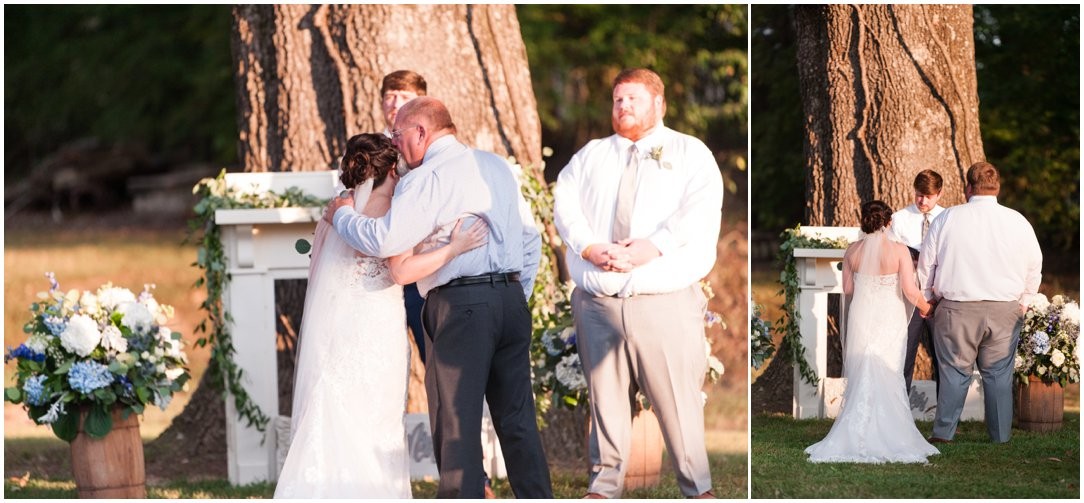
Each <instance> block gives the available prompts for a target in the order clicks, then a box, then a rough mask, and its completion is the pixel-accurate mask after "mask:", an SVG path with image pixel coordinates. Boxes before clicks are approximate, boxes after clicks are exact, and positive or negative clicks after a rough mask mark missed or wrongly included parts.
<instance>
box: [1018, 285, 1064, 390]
mask: <svg viewBox="0 0 1084 503" xmlns="http://www.w3.org/2000/svg"><path fill="white" fill-rule="evenodd" d="M1013 363H1014V368H1015V373H1016V376H1017V379H1019V380H1020V381H1021V382H1027V380H1028V376H1037V377H1041V378H1043V379H1044V380H1047V381H1053V382H1058V383H1061V384H1063V385H1064V384H1067V383H1071V382H1078V381H1079V378H1080V306H1079V305H1078V304H1077V303H1076V302H1075V301H1073V300H1071V299H1068V298H1066V297H1065V296H1063V295H1055V296H1054V297H1052V298H1050V299H1049V300H1048V299H1047V298H1046V296H1045V295H1043V294H1035V295H1032V296H1031V298H1030V299H1028V305H1027V312H1026V313H1025V315H1024V325H1023V328H1022V329H1021V331H1020V344H1019V348H1018V350H1017V353H1016V358H1015V359H1014V362H1013Z"/></svg>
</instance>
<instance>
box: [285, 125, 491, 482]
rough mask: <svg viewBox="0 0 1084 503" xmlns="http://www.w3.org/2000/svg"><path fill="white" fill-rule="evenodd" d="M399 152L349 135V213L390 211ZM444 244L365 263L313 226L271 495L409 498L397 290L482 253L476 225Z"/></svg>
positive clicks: (403, 341) (382, 140) (405, 371)
mask: <svg viewBox="0 0 1084 503" xmlns="http://www.w3.org/2000/svg"><path fill="white" fill-rule="evenodd" d="M398 158H399V153H398V151H397V150H395V147H394V146H393V145H392V143H391V140H389V139H388V138H386V137H385V136H384V135H381V134H361V135H357V136H354V137H353V138H350V140H349V141H348V142H347V145H346V154H345V155H344V156H343V160H342V173H341V175H340V178H341V180H342V182H343V185H345V186H346V187H354V192H355V194H354V201H355V209H356V210H357V211H358V212H359V213H362V214H365V215H367V216H371V217H378V216H381V215H383V214H384V213H386V212H387V211H388V208H389V207H390V204H391V196H392V192H393V190H394V189H395V184H396V182H397V181H398V178H399V176H398V173H397V172H396V170H395V167H396V165H397V161H398ZM461 225H462V220H460V222H458V223H457V224H456V226H455V228H454V230H453V232H452V236H451V242H450V243H449V244H447V245H446V246H443V247H441V248H437V249H435V250H432V251H429V252H426V253H423V254H419V255H414V254H413V252H412V251H407V252H405V253H403V254H402V255H399V256H396V257H391V258H389V259H387V260H384V259H380V258H374V257H367V256H363V255H361V254H360V253H358V252H356V251H354V249H352V248H351V247H350V246H349V245H347V244H346V243H345V242H344V241H343V240H342V239H340V238H339V235H338V234H336V233H335V229H334V227H332V226H331V225H330V224H328V223H327V222H325V221H324V220H323V219H321V220H320V222H319V223H318V224H317V227H316V236H315V239H314V240H313V241H314V246H313V251H312V257H313V258H312V263H311V264H310V266H309V283H308V289H307V290H306V293H305V311H304V316H303V318H302V322H301V337H300V338H299V339H298V340H299V343H298V344H299V352H298V357H297V372H296V377H295V381H294V400H293V415H292V419H291V442H290V450H289V452H288V454H287V457H286V461H285V463H284V465H283V467H282V473H281V474H280V475H279V479H278V484H277V486H276V487H275V497H276V498H409V497H411V492H410V464H409V462H408V459H407V444H406V431H405V425H404V412H405V408H406V393H407V379H408V376H409V372H410V369H409V358H410V345H409V344H410V343H409V341H408V340H407V334H406V318H405V314H404V311H403V291H402V287H401V286H399V285H402V284H405V283H411V282H413V281H416V280H417V279H419V278H421V277H423V276H426V275H428V274H430V273H432V272H433V271H435V270H437V269H438V268H440V267H441V266H442V265H444V264H446V263H447V262H448V261H450V260H451V259H452V258H454V257H455V256H457V255H459V254H461V253H463V252H465V251H467V250H470V249H473V248H476V247H478V246H481V245H482V244H484V243H485V242H486V236H487V234H488V231H487V228H486V224H485V223H484V222H483V221H482V220H481V219H478V220H477V221H476V222H475V223H474V225H472V226H471V227H470V228H468V229H466V230H465V231H463V232H460V226H461Z"/></svg>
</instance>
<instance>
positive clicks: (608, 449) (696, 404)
mask: <svg viewBox="0 0 1084 503" xmlns="http://www.w3.org/2000/svg"><path fill="white" fill-rule="evenodd" d="M706 305H707V300H706V299H705V297H704V294H703V292H702V291H701V290H700V287H699V286H698V285H692V286H690V287H688V288H685V289H682V290H679V291H676V292H671V293H666V294H660V295H637V296H633V297H628V298H616V297H595V296H592V295H589V294H587V293H585V292H584V291H583V290H582V289H579V288H577V289H576V290H575V291H574V292H573V293H572V313H573V316H574V318H575V323H576V334H577V335H576V344H577V348H578V349H579V352H580V360H581V361H582V363H583V368H584V374H585V376H586V377H587V386H588V392H589V395H590V400H591V432H590V435H591V442H590V444H591V449H590V451H591V452H590V457H591V475H590V482H589V484H588V492H593V493H598V494H601V495H603V496H607V497H610V498H618V497H620V496H621V493H622V491H623V490H624V482H625V472H626V471H627V469H628V465H627V463H626V461H625V460H626V459H627V457H628V454H629V449H630V446H631V442H632V440H631V439H632V436H631V430H632V413H633V409H632V402H633V398H634V396H635V394H636V391H637V390H640V391H642V392H643V393H644V395H645V396H646V397H647V400H648V401H649V402H650V403H651V407H652V409H653V410H654V411H655V415H656V416H658V419H659V425H660V427H661V429H662V436H663V441H664V442H665V444H666V449H667V451H668V452H669V453H670V459H671V461H672V462H673V466H674V472H675V474H676V475H677V482H678V487H679V488H680V489H681V492H682V494H684V495H686V496H695V495H699V494H702V493H704V492H706V491H708V490H710V489H711V472H710V470H709V467H708V456H707V449H706V447H705V446H704V401H703V395H702V394H701V388H702V386H703V384H704V372H705V371H706V370H707V356H706V353H705V348H704V310H705V308H706ZM506 452H507V451H506Z"/></svg>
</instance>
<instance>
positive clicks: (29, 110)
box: [4, 5, 748, 192]
mask: <svg viewBox="0 0 1084 503" xmlns="http://www.w3.org/2000/svg"><path fill="white" fill-rule="evenodd" d="M517 13H518V15H519V18H520V24H521V27H522V32H523V36H524V41H525V43H526V46H527V50H528V57H529V62H530V67H531V75H532V81H533V85H534V90H535V95H536V96H537V98H538V103H539V109H540V110H539V113H540V115H541V118H542V121H543V146H546V147H550V148H552V149H553V156H552V157H551V159H550V161H549V163H548V164H549V166H548V170H547V175H548V177H549V179H550V180H552V179H554V178H555V177H556V174H557V172H558V171H559V170H560V168H561V167H563V166H564V164H565V163H566V162H567V160H568V159H569V158H570V157H571V156H572V154H574V153H575V152H576V150H578V149H579V148H580V147H582V146H583V144H584V143H586V142H587V141H588V140H590V139H592V138H599V137H603V136H607V135H609V134H611V132H612V131H611V128H610V103H611V98H610V87H611V80H612V78H613V77H614V75H616V74H617V72H619V71H620V70H621V69H622V68H623V67H626V66H646V67H649V68H652V69H654V70H655V71H657V72H658V73H660V74H661V75H662V78H663V80H664V81H665V83H666V85H667V98H668V101H669V112H668V113H667V118H666V120H667V124H668V125H669V126H671V127H673V128H675V129H677V130H679V131H682V132H685V133H689V134H692V135H694V136H697V137H699V138H702V139H704V140H705V142H706V143H707V144H708V146H709V147H711V148H712V150H713V151H715V152H716V153H717V157H718V160H719V163H720V166H721V168H722V169H723V172H724V176H725V178H726V180H727V185H728V188H729V189H730V191H731V192H734V191H735V190H737V188H738V187H739V186H740V187H742V189H743V192H744V187H745V184H746V181H745V180H746V178H745V176H744V170H745V168H746V158H745V157H746V134H747V128H746V124H747V112H746V111H747V109H748V107H747V96H748V94H747V92H746V84H747V81H748V77H747V75H748V65H747V61H748V59H747V57H746V54H745V52H746V35H747V30H746V27H747V24H748V23H747V17H746V15H747V8H746V6H744V5H737V6H735V5H689V6H662V5H608V6H599V5H523V6H519V7H517ZM629 27H637V29H635V30H632V29H629ZM4 42H5V49H4V56H5V72H4V86H5V87H4V91H5V92H4V108H5V114H4V126H5V132H4V140H5V151H4V156H5V159H4V160H5V170H4V178H5V182H6V184H8V185H11V184H12V182H13V181H15V180H18V179H19V178H20V177H22V176H25V175H26V174H27V173H28V172H29V171H30V170H31V169H32V167H33V166H35V165H36V164H37V163H38V162H40V161H41V160H42V159H43V158H45V157H47V156H49V154H51V153H53V152H55V151H56V150H57V149H58V148H60V147H61V146H63V145H65V144H68V143H71V142H75V141H77V140H81V139H85V138H96V139H99V140H102V141H104V142H106V143H113V144H117V143H124V144H134V145H137V146H139V147H141V148H143V149H144V150H146V151H147V152H149V153H151V155H152V156H153V158H154V159H156V160H157V161H159V162H158V163H156V165H157V164H162V165H163V168H162V169H163V170H167V169H169V165H177V164H180V163H184V162H193V161H198V162H212V163H215V164H218V165H226V166H229V165H232V164H233V163H235V162H236V156H237V152H236V146H237V126H236V124H235V121H236V117H235V96H234V95H235V91H234V89H235V88H234V83H233V72H232V63H231V56H230V6H228V5H185V6H181V5H176V6H150V5H110V6H103V5H78V6H75V5H67V6H40V5H36V6H30V5H15V6H7V7H5V9H4Z"/></svg>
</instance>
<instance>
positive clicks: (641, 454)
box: [625, 410, 663, 490]
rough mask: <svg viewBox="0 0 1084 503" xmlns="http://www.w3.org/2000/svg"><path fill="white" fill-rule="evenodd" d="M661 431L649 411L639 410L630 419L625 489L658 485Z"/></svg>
mask: <svg viewBox="0 0 1084 503" xmlns="http://www.w3.org/2000/svg"><path fill="white" fill-rule="evenodd" d="M662 450H663V441H662V430H661V429H659V419H658V418H657V417H655V413H654V412H652V411H651V410H641V411H640V412H639V413H638V414H636V416H634V417H633V418H632V448H631V449H630V450H629V459H628V460H627V462H628V465H629V468H628V471H626V472H625V489H626V490H631V489H636V488H640V487H651V486H654V485H657V484H658V483H659V474H660V473H661V470H662Z"/></svg>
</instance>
